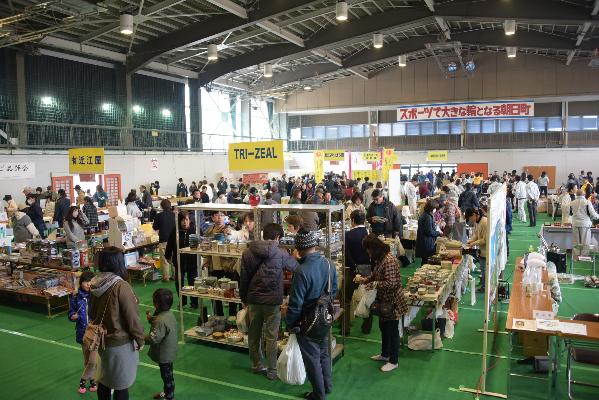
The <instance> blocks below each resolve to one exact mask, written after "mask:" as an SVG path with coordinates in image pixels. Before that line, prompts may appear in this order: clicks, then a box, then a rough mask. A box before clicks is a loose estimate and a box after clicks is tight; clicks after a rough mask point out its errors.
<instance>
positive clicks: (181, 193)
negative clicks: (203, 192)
mask: <svg viewBox="0 0 599 400" xmlns="http://www.w3.org/2000/svg"><path fill="white" fill-rule="evenodd" d="M187 194H188V191H187V185H185V184H184V183H183V178H179V183H177V197H187Z"/></svg>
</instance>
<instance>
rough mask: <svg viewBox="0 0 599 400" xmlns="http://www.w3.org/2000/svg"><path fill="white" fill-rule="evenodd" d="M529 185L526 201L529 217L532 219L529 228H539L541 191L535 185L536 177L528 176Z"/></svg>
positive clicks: (527, 185) (527, 186)
mask: <svg viewBox="0 0 599 400" xmlns="http://www.w3.org/2000/svg"><path fill="white" fill-rule="evenodd" d="M526 178H527V179H528V183H527V184H526V200H527V205H528V216H529V217H530V225H529V226H537V202H538V201H539V196H540V194H541V193H540V191H539V186H538V185H537V184H536V183H535V181H534V177H533V176H532V175H528V176H527V177H526Z"/></svg>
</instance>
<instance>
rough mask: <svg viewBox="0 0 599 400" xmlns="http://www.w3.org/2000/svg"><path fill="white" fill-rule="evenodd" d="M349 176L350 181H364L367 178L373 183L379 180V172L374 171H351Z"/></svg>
mask: <svg viewBox="0 0 599 400" xmlns="http://www.w3.org/2000/svg"><path fill="white" fill-rule="evenodd" d="M351 175H352V176H351V178H352V179H358V178H361V179H364V178H366V177H368V179H369V180H370V181H373V182H376V181H380V180H381V171H379V170H375V169H364V170H359V169H358V170H352V171H351Z"/></svg>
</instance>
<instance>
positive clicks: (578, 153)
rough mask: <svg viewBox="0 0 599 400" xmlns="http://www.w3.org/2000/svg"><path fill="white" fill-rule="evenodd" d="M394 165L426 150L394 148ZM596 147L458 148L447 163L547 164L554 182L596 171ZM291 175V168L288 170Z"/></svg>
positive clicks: (303, 159) (306, 159)
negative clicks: (552, 174)
mask: <svg viewBox="0 0 599 400" xmlns="http://www.w3.org/2000/svg"><path fill="white" fill-rule="evenodd" d="M395 154H397V155H398V161H397V163H398V164H421V163H426V156H427V152H426V151H401V150H395ZM598 156H599V151H598V150H597V149H589V150H587V149H530V150H526V149H514V150H459V151H449V156H448V161H447V162H448V163H456V164H457V163H485V162H486V163H489V171H490V172H493V171H494V170H497V171H499V172H503V171H504V170H506V171H511V170H512V169H515V170H517V171H519V172H520V171H522V167H524V166H535V165H547V166H552V165H555V167H556V179H557V181H558V183H561V182H562V181H565V180H566V177H567V176H568V174H569V173H570V172H574V173H576V174H578V173H579V172H580V171H581V170H584V171H588V170H590V171H592V172H593V175H594V176H596V175H598V174H599V164H598V163H597V161H598ZM293 157H294V164H297V165H298V167H299V168H306V169H310V170H313V168H314V167H313V165H314V164H313V157H312V153H293ZM288 175H293V170H291V171H289V172H288Z"/></svg>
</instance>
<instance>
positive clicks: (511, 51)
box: [505, 46, 518, 58]
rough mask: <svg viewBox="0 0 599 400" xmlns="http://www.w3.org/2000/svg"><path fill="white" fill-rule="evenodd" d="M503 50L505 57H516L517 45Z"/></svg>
mask: <svg viewBox="0 0 599 400" xmlns="http://www.w3.org/2000/svg"><path fill="white" fill-rule="evenodd" d="M505 52H506V53H507V58H516V54H517V53H518V48H517V47H512V46H510V47H506V48H505Z"/></svg>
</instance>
